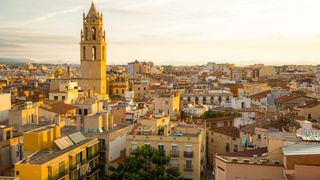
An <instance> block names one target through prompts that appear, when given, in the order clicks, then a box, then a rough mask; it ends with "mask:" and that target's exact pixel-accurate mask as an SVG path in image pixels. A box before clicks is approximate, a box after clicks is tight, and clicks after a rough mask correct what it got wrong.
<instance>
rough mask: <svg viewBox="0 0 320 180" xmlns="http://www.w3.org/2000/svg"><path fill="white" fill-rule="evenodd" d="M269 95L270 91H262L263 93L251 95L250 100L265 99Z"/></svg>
mask: <svg viewBox="0 0 320 180" xmlns="http://www.w3.org/2000/svg"><path fill="white" fill-rule="evenodd" d="M270 93H271V90H267V91H263V92H260V93H257V94H254V95H251V96H250V98H251V99H257V100H259V99H262V98H265V97H267V96H268V94H270Z"/></svg>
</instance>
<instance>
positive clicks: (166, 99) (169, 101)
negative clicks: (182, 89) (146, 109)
mask: <svg viewBox="0 0 320 180" xmlns="http://www.w3.org/2000/svg"><path fill="white" fill-rule="evenodd" d="M154 108H155V111H154V113H155V114H162V113H163V114H164V115H166V116H170V117H173V116H177V115H178V114H180V112H179V111H180V93H179V92H172V93H170V94H169V95H164V94H163V95H159V96H157V97H156V98H155V100H154Z"/></svg>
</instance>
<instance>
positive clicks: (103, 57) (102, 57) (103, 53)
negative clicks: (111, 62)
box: [102, 47, 104, 59]
mask: <svg viewBox="0 0 320 180" xmlns="http://www.w3.org/2000/svg"><path fill="white" fill-rule="evenodd" d="M102 59H104V47H102Z"/></svg>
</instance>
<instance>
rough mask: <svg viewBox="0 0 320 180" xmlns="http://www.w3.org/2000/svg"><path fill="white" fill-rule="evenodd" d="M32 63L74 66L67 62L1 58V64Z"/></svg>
mask: <svg viewBox="0 0 320 180" xmlns="http://www.w3.org/2000/svg"><path fill="white" fill-rule="evenodd" d="M27 62H30V63H32V64H65V63H67V64H73V63H70V62H69V63H68V62H66V61H65V60H31V59H27V58H8V57H0V64H25V63H27Z"/></svg>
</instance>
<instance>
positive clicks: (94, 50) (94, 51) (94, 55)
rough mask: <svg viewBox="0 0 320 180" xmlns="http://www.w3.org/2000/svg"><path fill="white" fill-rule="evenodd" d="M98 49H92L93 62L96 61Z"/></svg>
mask: <svg viewBox="0 0 320 180" xmlns="http://www.w3.org/2000/svg"><path fill="white" fill-rule="evenodd" d="M96 58H97V57H96V47H95V46H93V47H92V60H96Z"/></svg>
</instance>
